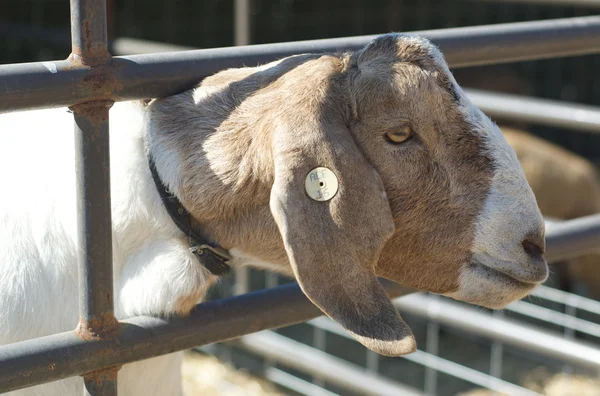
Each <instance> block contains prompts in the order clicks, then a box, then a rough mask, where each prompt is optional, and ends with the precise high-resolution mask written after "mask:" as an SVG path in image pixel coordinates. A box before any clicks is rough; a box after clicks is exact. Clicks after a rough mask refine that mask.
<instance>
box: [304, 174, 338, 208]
mask: <svg viewBox="0 0 600 396" xmlns="http://www.w3.org/2000/svg"><path fill="white" fill-rule="evenodd" d="M304 187H305V188H306V193H307V194H308V196H309V197H311V198H312V199H314V200H315V201H329V200H330V199H331V198H333V197H334V196H335V194H336V193H337V191H338V179H337V177H336V176H335V173H333V172H332V171H331V170H329V169H327V168H323V167H318V168H315V169H313V170H311V171H310V172H309V173H308V175H306V181H305V182H304Z"/></svg>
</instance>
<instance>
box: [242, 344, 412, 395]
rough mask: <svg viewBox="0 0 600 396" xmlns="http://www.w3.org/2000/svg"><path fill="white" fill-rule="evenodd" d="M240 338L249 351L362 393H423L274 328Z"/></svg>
mask: <svg viewBox="0 0 600 396" xmlns="http://www.w3.org/2000/svg"><path fill="white" fill-rule="evenodd" d="M238 342H239V344H240V345H241V346H243V347H244V349H246V350H248V351H250V352H253V353H256V354H259V355H261V356H265V357H267V358H270V359H273V360H276V361H277V362H279V363H282V364H283V365H285V366H288V367H291V368H294V369H296V370H300V371H302V372H305V373H308V374H312V375H318V376H320V377H322V378H324V379H325V380H327V381H328V382H331V383H332V384H336V385H338V386H341V387H343V388H345V389H348V390H351V391H354V392H358V393H360V394H362V395H390V396H392V395H407V396H411V395H412V396H418V395H423V393H422V392H419V391H417V390H416V389H414V388H411V387H408V386H406V385H404V384H402V383H400V382H395V381H392V380H389V379H387V378H384V377H381V376H379V375H376V374H371V373H366V372H365V371H364V369H363V368H362V367H359V366H355V365H353V364H351V363H348V362H346V361H344V360H342V359H340V358H337V357H334V356H331V355H329V354H327V353H325V352H323V351H320V350H318V349H315V348H312V347H310V346H308V345H304V344H302V343H300V342H298V341H294V340H292V339H290V338H287V337H284V336H282V335H279V334H277V333H274V332H263V333H259V334H251V335H247V336H244V337H242V338H240V340H239V341H237V342H236V344H237V343H238Z"/></svg>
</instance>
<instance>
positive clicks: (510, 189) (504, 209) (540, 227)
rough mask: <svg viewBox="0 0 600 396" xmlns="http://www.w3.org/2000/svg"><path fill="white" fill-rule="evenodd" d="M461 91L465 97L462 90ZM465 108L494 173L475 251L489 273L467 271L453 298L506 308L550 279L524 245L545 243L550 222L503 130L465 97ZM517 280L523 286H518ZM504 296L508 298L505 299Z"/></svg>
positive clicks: (468, 267)
mask: <svg viewBox="0 0 600 396" xmlns="http://www.w3.org/2000/svg"><path fill="white" fill-rule="evenodd" d="M456 90H457V91H459V92H461V90H460V88H459V87H458V86H457V85H456ZM461 93H462V92H461ZM461 102H462V110H463V114H464V115H465V116H466V117H468V119H470V120H471V123H472V124H473V125H476V126H477V128H476V129H477V130H479V131H480V132H481V133H482V134H483V135H484V138H485V142H486V145H487V151H488V153H489V155H490V156H491V157H492V159H493V163H494V173H493V177H492V184H491V187H490V190H489V192H488V195H487V197H486V200H485V203H484V207H483V210H482V211H481V213H480V214H479V216H478V218H477V222H476V228H475V238H474V241H473V246H472V253H473V255H474V257H476V258H477V257H483V258H484V260H483V261H485V262H484V263H483V264H485V265H484V267H487V268H483V269H482V268H481V267H477V266H472V265H465V267H464V268H463V269H462V271H461V274H460V277H459V287H458V290H457V291H456V292H454V293H452V294H450V296H451V297H453V298H456V299H458V300H463V301H468V302H470V303H473V304H481V305H484V306H497V307H502V306H504V305H506V304H507V303H509V302H511V301H513V300H516V299H519V298H522V297H524V296H525V295H526V294H528V293H529V292H530V291H531V289H532V288H533V286H534V284H535V283H540V282H543V281H544V280H546V278H547V277H548V268H547V266H546V264H545V262H544V261H543V260H536V259H532V258H531V257H529V256H528V254H527V253H526V251H525V250H524V248H523V245H522V244H521V243H522V242H523V240H525V239H531V238H533V239H534V240H536V241H540V242H541V243H543V239H544V219H543V217H542V214H541V213H540V210H539V208H538V206H537V204H536V200H535V197H534V195H533V191H532V190H531V187H530V186H529V184H528V183H527V180H526V178H525V174H524V172H523V169H522V167H521V165H520V163H519V160H518V159H517V155H516V154H515V152H514V150H513V149H512V148H511V147H510V146H509V145H508V143H507V142H506V140H505V139H504V136H503V135H502V132H501V131H500V129H499V128H498V127H497V126H496V125H495V124H494V123H493V122H492V121H491V120H490V119H489V118H488V117H487V116H485V115H484V114H483V113H482V112H481V111H480V110H479V109H478V108H477V107H475V106H474V105H473V104H472V103H471V102H470V101H469V99H468V98H467V97H466V96H465V95H464V93H462V98H461ZM480 262H481V261H480ZM488 269H492V271H488ZM510 278H512V279H510ZM514 279H516V280H518V281H520V282H521V284H517V283H512V282H513V280H514ZM528 284H530V285H529V286H530V287H528ZM501 296H503V297H504V298H503V299H500V298H499V297H501Z"/></svg>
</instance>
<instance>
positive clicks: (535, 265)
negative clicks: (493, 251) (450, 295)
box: [471, 253, 548, 286]
mask: <svg viewBox="0 0 600 396" xmlns="http://www.w3.org/2000/svg"><path fill="white" fill-rule="evenodd" d="M471 267H472V270H473V271H476V272H477V271H479V272H481V273H482V275H489V276H491V277H492V278H494V279H495V278H505V279H510V280H511V281H512V282H513V283H514V282H516V283H519V284H522V285H529V286H535V285H539V284H540V283H543V282H544V281H545V280H546V278H547V277H548V265H547V264H546V260H544V259H543V258H542V259H540V260H536V261H533V262H529V263H527V264H525V263H523V264H522V265H519V263H517V262H512V261H506V260H502V259H498V258H496V257H493V256H490V255H489V254H486V253H476V254H474V255H473V256H472V257H471Z"/></svg>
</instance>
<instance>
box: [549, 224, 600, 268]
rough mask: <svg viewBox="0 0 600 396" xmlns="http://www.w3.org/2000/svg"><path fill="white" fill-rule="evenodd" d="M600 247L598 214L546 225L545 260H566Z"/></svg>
mask: <svg viewBox="0 0 600 396" xmlns="http://www.w3.org/2000/svg"><path fill="white" fill-rule="evenodd" d="M598 249H600V214H595V215H591V216H585V217H580V218H578V219H573V220H568V221H562V222H560V223H550V224H547V225H546V254H545V257H546V260H548V262H553V261H559V260H567V259H570V258H575V257H579V256H581V255H583V254H585V253H594V252H598Z"/></svg>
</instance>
